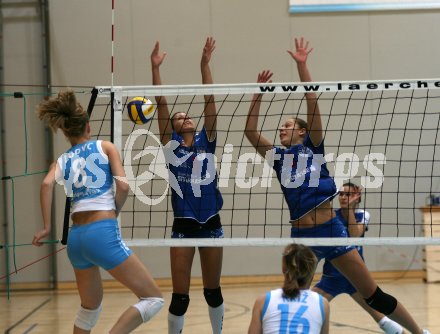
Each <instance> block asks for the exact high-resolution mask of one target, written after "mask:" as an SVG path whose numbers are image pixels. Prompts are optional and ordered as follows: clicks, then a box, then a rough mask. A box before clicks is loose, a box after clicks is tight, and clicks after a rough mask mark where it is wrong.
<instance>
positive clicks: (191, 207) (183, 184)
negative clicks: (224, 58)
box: [151, 37, 224, 334]
mask: <svg viewBox="0 0 440 334" xmlns="http://www.w3.org/2000/svg"><path fill="white" fill-rule="evenodd" d="M214 50H215V40H214V39H213V38H212V37H208V38H207V39H206V42H205V45H204V48H203V51H202V58H201V61H200V69H201V74H202V82H203V84H212V83H213V79H212V74H211V69H210V66H209V62H210V60H211V56H212V54H213V52H214ZM165 56H166V53H164V52H160V51H159V42H156V44H155V46H154V49H153V52H152V53H151V68H152V74H153V85H161V84H162V80H161V76H160V66H161V64H162V62H163V60H164V58H165ZM204 100H205V104H204V109H203V116H204V117H203V120H204V124H203V128H202V130H201V131H200V132H199V133H197V132H196V128H197V126H196V124H195V123H194V121H193V120H192V119H191V117H189V115H188V114H187V113H185V112H180V111H179V112H176V113H174V114H173V116H172V117H171V118H170V112H169V109H168V104H167V100H166V97H165V96H156V102H157V107H158V114H159V116H158V122H159V132H160V140H161V143H162V144H163V145H167V144H168V143H170V141H172V142H171V144H173V143H174V144H176V143H177V146H176V148H175V149H174V154H175V156H176V157H178V158H179V159H181V158H184V157H186V158H187V160H185V162H184V163H181V164H179V165H178V166H175V165H174V164H173V162H172V161H167V164H168V168H169V172H170V173H172V174H173V176H174V177H175V178H176V179H177V180H178V184H179V188H180V190H181V193H182V194H181V195H179V194H178V193H177V192H176V191H175V189H173V188H172V193H171V203H172V206H173V214H174V221H173V227H172V233H171V238H179V239H183V238H214V239H217V238H223V235H224V233H223V228H222V225H221V222H220V215H219V211H220V209H221V208H222V205H223V199H222V196H221V194H220V191H219V190H218V187H217V173H216V171H214V170H215V163H214V162H213V161H210V159H206V161H205V158H202V164H203V165H202V166H200V165H199V163H198V161H200V160H199V159H198V158H201V157H204V156H205V155H211V156H212V155H213V154H214V153H215V148H216V146H217V145H216V138H217V131H216V128H217V112H216V106H215V101H214V96H213V95H205V96H204ZM188 157H189V158H188ZM200 167H201V168H200ZM197 169H198V170H199V171H201V173H200V177H197V178H196V179H194V178H193V175H194V174H197V173H193V171H195V170H197ZM205 170H206V172H205ZM208 170H211V171H212V172H209V173H210V174H213V175H214V180H212V182H209V183H208V184H202V183H199V184H201V186H200V194H198V195H196V194H195V193H194V190H193V184H192V182H194V181H196V182H198V181H200V180H202V178H205V177H206V175H207V174H209V173H208V172H207V171H208ZM194 255H195V247H171V248H170V261H171V276H172V281H173V294H172V298H171V303H170V306H169V309H168V311H169V312H168V333H169V334H178V333H181V332H182V330H183V325H184V317H185V313H186V311H187V309H188V306H189V301H190V298H189V289H190V282H191V267H192V264H193V260H194ZM199 255H200V264H201V268H202V278H203V295H204V297H205V300H206V303H207V304H208V312H209V319H210V321H211V327H212V332H213V333H214V334H220V333H221V332H222V326H223V315H224V304H223V295H222V292H221V287H220V276H221V270H222V261H223V248H222V247H199Z"/></svg>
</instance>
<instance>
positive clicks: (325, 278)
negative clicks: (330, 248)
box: [316, 209, 370, 297]
mask: <svg viewBox="0 0 440 334" xmlns="http://www.w3.org/2000/svg"><path fill="white" fill-rule="evenodd" d="M335 212H336V216H337V218H339V220H340V221H342V222H343V223H344V226H345V228H347V229H348V221H346V220H345V219H344V217H343V216H342V214H341V209H337V210H335ZM354 215H355V218H356V222H357V223H358V224H363V225H365V231H367V230H368V224H369V222H370V213H369V212H368V211H365V210H362V209H356V210H355V213H354ZM364 234H365V233H364ZM364 234H362V235H361V237H364ZM355 248H356V249H357V250H358V252H359V255H360V256H361V257H362V259H363V258H364V257H363V247H362V246H355ZM316 287H318V288H319V289H321V290H322V291H324V292H326V293H328V294H330V295H332V296H333V297H336V296H337V295H339V294H341V293H346V294H349V295H352V294H353V293H355V292H356V289H355V287H354V286H353V285H352V284H351V283H350V282H349V281H348V280H347V279H346V278H345V277H344V275H342V274H341V273H340V272H339V271H338V269H336V268H335V267H334V266H333V265H332V264H331V262H330V261H329V260H327V259H326V260H325V262H324V267H323V270H322V277H321V280H320V281H319V282H318V283H317V284H316Z"/></svg>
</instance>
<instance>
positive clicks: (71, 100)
mask: <svg viewBox="0 0 440 334" xmlns="http://www.w3.org/2000/svg"><path fill="white" fill-rule="evenodd" d="M37 114H38V117H39V118H40V120H42V121H44V123H46V124H47V125H48V126H49V127H50V128H51V129H52V131H54V132H56V131H57V129H61V130H62V131H63V132H64V134H65V135H66V136H67V137H80V136H82V135H83V134H84V131H85V128H86V125H87V123H88V122H89V117H88V115H87V113H86V112H85V111H84V109H83V108H82V106H81V105H80V104H79V103H78V102H77V100H76V96H75V93H74V92H73V91H72V90H67V91H62V92H59V93H58V96H57V97H51V98H49V99H47V100H44V101H42V102H41V103H40V104H39V105H38V108H37Z"/></svg>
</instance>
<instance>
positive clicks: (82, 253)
mask: <svg viewBox="0 0 440 334" xmlns="http://www.w3.org/2000/svg"><path fill="white" fill-rule="evenodd" d="M131 253H132V251H131V250H130V249H129V248H128V247H127V246H126V245H125V243H124V242H123V241H122V239H121V234H120V231H119V226H118V221H117V220H116V219H103V220H98V221H96V222H93V223H90V224H85V225H73V226H72V228H71V229H70V232H69V237H68V239H67V255H68V256H69V260H70V262H71V263H72V266H73V267H74V268H75V269H87V268H91V267H93V266H99V267H101V268H103V269H105V270H110V269H113V268H114V267H116V266H117V265H119V264H121V263H122V262H124V261H125V260H126V259H127V258H128V257H129V256H130V254H131Z"/></svg>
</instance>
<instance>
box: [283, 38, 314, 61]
mask: <svg viewBox="0 0 440 334" xmlns="http://www.w3.org/2000/svg"><path fill="white" fill-rule="evenodd" d="M295 49H296V51H295V52H293V51H291V50H287V52H288V53H289V54H290V56H291V57H292V58H293V59H294V60H295V61H296V62H297V63H305V62H307V57H308V56H309V53H310V52H312V51H313V48H310V49H309V42H308V41H304V38H303V37H301V38H300V39H299V40H298V39H297V38H295Z"/></svg>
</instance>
